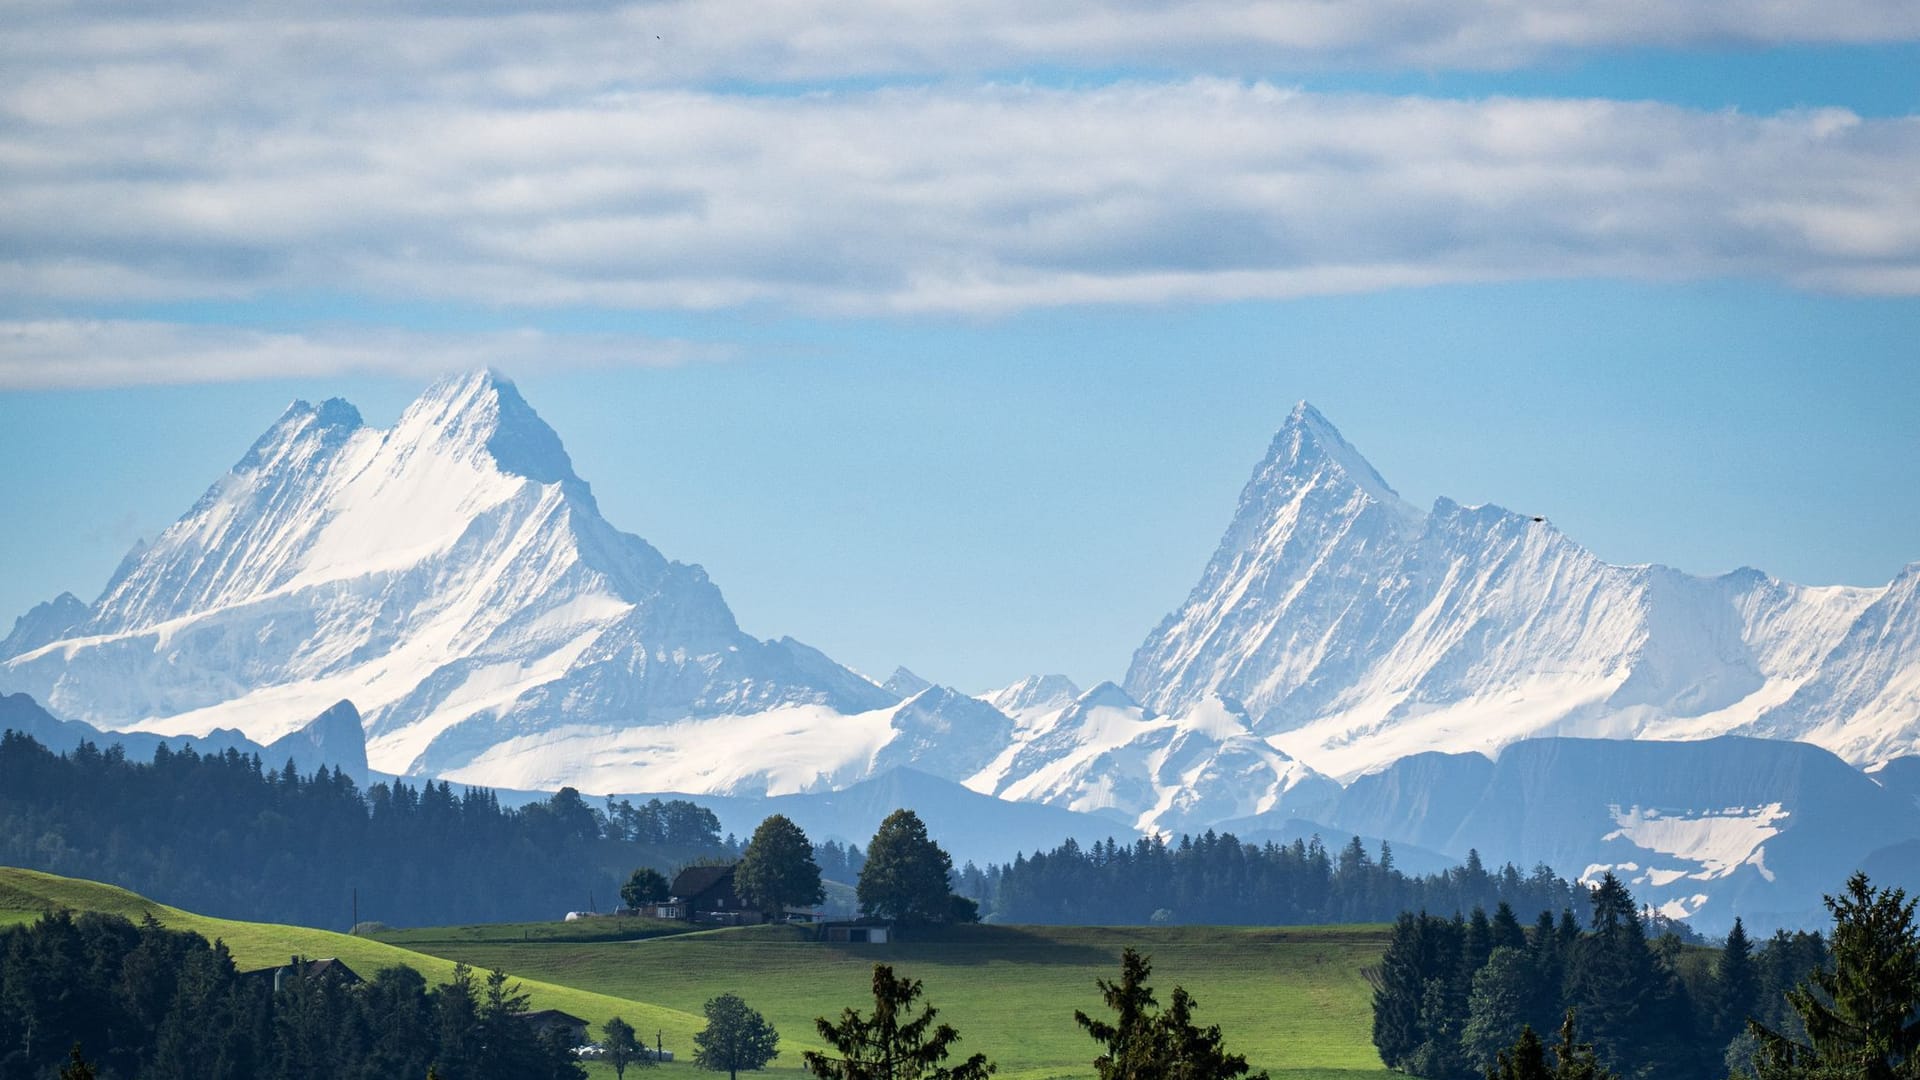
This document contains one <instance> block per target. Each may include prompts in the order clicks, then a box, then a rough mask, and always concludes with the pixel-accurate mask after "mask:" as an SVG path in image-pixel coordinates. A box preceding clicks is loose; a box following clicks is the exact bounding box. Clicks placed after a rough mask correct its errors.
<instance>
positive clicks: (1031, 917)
mask: <svg viewBox="0 0 1920 1080" xmlns="http://www.w3.org/2000/svg"><path fill="white" fill-rule="evenodd" d="M959 885H960V891H961V892H962V893H964V894H965V895H967V896H969V897H972V898H973V899H975V900H977V901H978V902H979V904H980V906H981V909H982V910H983V911H985V912H986V913H988V914H990V915H992V916H993V917H994V919H995V920H996V921H1001V922H1014V923H1061V924H1068V925H1095V926H1120V925H1142V924H1147V923H1183V924H1255V925H1305V924H1313V923H1350V922H1387V921H1389V920H1391V919H1393V917H1394V916H1395V915H1396V914H1397V913H1399V912H1401V911H1410V910H1412V911H1417V910H1428V911H1467V910H1470V909H1472V908H1474V907H1485V908H1488V909H1491V908H1493V907H1494V906H1495V905H1496V904H1499V903H1501V902H1503V901H1504V902H1506V903H1507V904H1509V905H1511V906H1512V907H1513V908H1514V909H1515V910H1518V911H1536V910H1542V909H1544V910H1549V911H1558V910H1560V909H1561V908H1564V907H1568V906H1571V905H1573V904H1574V903H1575V902H1576V901H1577V900H1578V899H1579V898H1580V896H1581V895H1582V893H1583V890H1580V889H1579V888H1578V887H1576V886H1574V885H1573V884H1572V883H1570V882H1568V881H1567V880H1565V879H1564V878H1561V877H1559V876H1558V875H1556V874H1554V873H1553V871H1552V870H1550V869H1548V868H1547V867H1544V866H1540V867H1535V868H1534V870H1533V871H1532V872H1531V873H1527V874H1523V873H1521V872H1520V871H1519V870H1518V869H1516V868H1514V867H1513V866H1512V865H1507V866H1504V867H1502V868H1501V869H1499V870H1498V871H1488V870H1487V869H1486V867H1485V866H1484V865H1482V863H1481V861H1480V857H1479V855H1478V854H1477V853H1469V855H1468V859H1467V862H1466V864H1465V865H1463V866H1460V867H1457V868H1455V869H1452V870H1449V871H1447V872H1445V873H1441V874H1433V875H1428V876H1425V877H1415V876H1409V875H1407V874H1404V873H1402V872H1401V871H1400V870H1399V868H1398V867H1396V866H1394V863H1393V849H1392V847H1391V846H1390V845H1388V844H1385V843H1382V844H1381V845H1380V854H1379V857H1378V858H1375V857H1374V856H1373V855H1372V854H1371V853H1369V852H1368V851H1367V848H1366V846H1365V845H1364V844H1363V843H1362V842H1361V841H1360V838H1359V837H1354V838H1353V839H1352V840H1351V841H1349V842H1348V843H1347V844H1346V845H1345V846H1343V847H1342V848H1341V849H1340V850H1339V851H1338V852H1337V853H1336V852H1330V851H1328V850H1327V849H1326V847H1325V846H1324V845H1322V844H1321V843H1320V840H1319V838H1318V837H1315V838H1313V839H1311V840H1295V841H1294V842H1293V843H1291V844H1276V843H1267V844H1263V845H1259V846H1256V845H1253V844H1246V843H1242V842H1240V840H1238V839H1237V838H1235V837H1234V836H1233V835H1232V834H1231V833H1227V834H1216V833H1214V832H1213V831H1212V830H1208V831H1207V832H1206V833H1204V834H1202V835H1200V836H1182V837H1181V838H1180V839H1179V840H1178V841H1175V842H1173V843H1168V842H1166V841H1164V840H1162V839H1161V838H1159V837H1157V836H1156V837H1149V838H1147V839H1143V840H1137V841H1135V842H1133V843H1131V844H1119V843H1116V842H1115V841H1113V840H1112V839H1108V840H1106V841H1105V842H1102V843H1096V844H1094V845H1092V846H1091V847H1085V848H1083V847H1081V846H1080V845H1079V844H1078V843H1076V842H1074V841H1072V840H1068V841H1067V842H1066V843H1064V844H1061V845H1060V846H1059V847H1057V848H1055V849H1053V850H1052V851H1048V852H1036V853H1035V854H1033V855H1031V856H1024V855H1022V856H1016V857H1015V859H1014V860H1013V862H1012V863H1011V864H1008V865H1004V866H989V867H987V869H985V870H979V869H977V868H975V867H973V866H972V864H969V865H968V866H967V867H966V868H965V869H963V870H962V871H961V873H960V877H959Z"/></svg>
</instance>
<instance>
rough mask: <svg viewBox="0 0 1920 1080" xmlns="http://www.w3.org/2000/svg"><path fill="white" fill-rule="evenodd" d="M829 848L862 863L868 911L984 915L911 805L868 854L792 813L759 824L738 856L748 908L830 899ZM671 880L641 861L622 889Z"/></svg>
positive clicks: (879, 833) (770, 911) (885, 826)
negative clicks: (819, 839) (826, 836)
mask: <svg viewBox="0 0 1920 1080" xmlns="http://www.w3.org/2000/svg"><path fill="white" fill-rule="evenodd" d="M823 852H824V853H827V854H829V855H830V856H832V855H838V863H839V865H840V866H842V867H843V868H844V867H846V866H848V865H853V866H857V867H858V868H859V872H858V875H857V877H858V883H857V885H856V886H855V893H856V895H857V896H858V898H859V902H860V912H861V914H862V915H865V916H867V917H869V918H874V919H886V920H888V921H891V922H899V923H906V924H908V925H928V924H935V923H951V922H975V921H977V920H978V919H979V906H978V905H977V904H975V903H974V902H973V901H972V900H970V899H968V898H966V897H964V896H960V895H957V894H956V893H954V891H953V885H952V882H953V878H954V873H953V858H952V857H951V856H949V855H948V854H947V852H946V850H945V849H944V848H942V847H941V846H940V845H939V844H937V843H935V842H934V841H933V838H932V837H930V836H929V835H928V834H927V826H926V823H925V822H923V821H921V820H920V817H919V815H918V814H915V813H914V812H913V811H911V810H896V811H894V812H893V813H891V814H889V815H887V818H886V820H885V821H882V822H881V823H880V828H879V829H878V830H876V831H875V832H874V834H873V840H872V842H871V843H869V844H868V846H867V850H866V852H865V853H864V854H862V853H861V852H860V849H859V848H858V847H855V846H851V845H849V846H848V847H844V848H843V847H840V846H839V845H838V844H835V843H831V842H829V843H828V844H827V845H815V844H814V843H813V842H812V841H811V840H809V839H808V838H807V834H806V832H805V830H803V829H801V828H800V826H799V825H797V824H795V823H794V822H793V820H792V819H790V818H788V817H787V816H786V815H784V814H774V815H772V816H770V817H768V818H767V819H766V820H764V821H762V822H761V823H760V825H759V827H758V828H756V829H754V831H753V836H752V837H751V838H750V839H749V840H748V841H747V843H746V847H745V848H744V849H742V851H741V853H740V858H739V861H738V862H736V863H735V864H734V868H733V888H734V891H735V892H737V893H738V894H739V895H740V899H741V901H742V902H744V903H745V904H746V905H747V906H748V908H750V909H752V910H755V911H758V912H760V913H761V914H763V915H764V916H766V917H767V918H768V919H770V920H772V919H779V918H780V917H781V916H782V915H784V914H785V913H786V912H787V911H788V910H790V909H794V908H809V907H812V906H813V905H815V904H818V903H820V902H821V901H823V900H825V899H826V882H825V878H824V876H823V874H822V871H821V868H820V856H821V854H822V853H823ZM669 887H670V886H669V884H668V882H667V881H666V879H665V878H664V877H662V876H661V875H660V874H659V873H658V872H657V871H654V870H652V869H651V868H648V867H640V868H638V869H636V870H634V871H633V873H632V875H631V876H630V877H629V878H628V880H627V883H626V884H625V885H624V886H622V887H621V890H620V895H621V897H622V898H623V899H625V900H626V901H627V903H628V904H629V905H633V906H638V905H640V904H645V903H651V902H654V901H658V900H665V899H667V890H668V888H669Z"/></svg>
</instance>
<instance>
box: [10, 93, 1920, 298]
mask: <svg viewBox="0 0 1920 1080" xmlns="http://www.w3.org/2000/svg"><path fill="white" fill-rule="evenodd" d="M1916 175H1920V120H1917V119H1913V118H1905V119H1887V120H1863V119H1860V118H1858V117H1856V116H1853V115H1852V114H1850V113H1847V112H1845V111H1838V110H1826V111H1813V112H1796V113H1788V114H1782V115H1778V116H1767V117H1755V116H1748V115H1742V114H1738V113H1731V112H1701V111H1696V110H1688V109H1683V108H1678V107H1672V106H1665V105H1659V104H1652V103H1623V102H1612V101H1560V100H1511V99H1491V100H1485V101H1445V100H1429V99H1419V98H1389V97H1367V96H1341V95H1321V94H1309V93H1301V92H1295V91H1290V90H1287V89H1284V88H1279V87H1275V86H1272V85H1268V84H1263V83H1244V82H1238V81H1226V80H1209V79H1199V80H1188V81H1182V82H1177V83H1148V82H1143V83H1130V84H1120V85H1107V86H1101V87H1095V88H1088V89H1042V88H1034V87H1028V86H990V87H978V88H975V87H929V88H914V89H884V90H877V91H865V92H839V93H828V92H819V93H811V94H805V95H799V96H758V95H732V94H720V93H700V92H692V91H675V90H636V91H631V92H627V93H623V94H618V95H603V96H600V97H597V98H594V99H593V100H591V101H580V102H571V103H565V104H537V105H517V106H507V105H499V104H490V105H469V104H462V103H455V102H436V103H413V104H402V105H394V106H386V105H371V104H370V105H366V106H362V107H353V108H341V109H336V110H332V111H328V112H324V113H318V112H292V113H284V114H282V113H273V112H270V111H269V112H265V113H262V114H259V115H252V114H237V113H231V112H218V111H216V112H207V113H201V112H197V111H195V110H191V109H182V110H177V111H169V112H166V113H164V115H163V116H161V117H160V118H157V119H156V118H155V117H152V116H141V117H138V118H134V119H127V120H123V121H114V122H108V121H101V120H99V119H97V118H94V119H89V120H88V121H87V122H85V123H84V124H78V125H75V126H44V125H28V124H24V123H20V124H15V125H13V126H12V128H11V129H10V130H9V131H8V132H7V135H6V137H5V138H4V140H0V292H4V293H5V294H8V295H12V296H15V297H18V298H25V299H27V300H29V301H37V302H41V303H43V304H55V305H58V304H60V303H63V302H71V301H98V300H125V299H127V298H143V297H144V298H179V297H206V296H222V297H247V296H251V295H259V294H262V293H264V292H267V291H271V290H275V289H310V288H325V289H329V290H334V291H341V292H349V293H359V294H367V295H379V296H383V297H402V298H407V299H415V300H435V299H455V300H462V301H470V302H481V303H487V304H497V305H507V306H515V305H536V306H537V305H561V304H568V305H604V306H612V307H624V308H660V309H668V308H680V309H715V308H729V307H735V306H739V305H754V304H762V305H772V306H776V307H781V308H784V309H788V310H796V311H803V312H835V313H870V312H925V311H951V312H963V313H973V312H995V311H1005V310H1011V309H1018V308H1024V307H1033V306H1047V305H1061V304H1078V303H1114V302H1123V303H1142V302H1145V303H1151V302H1158V301H1169V300H1203V301H1204V300H1224V299H1242V298H1284V297H1291V296H1300V295H1309V294H1316V293H1330V292H1351V291H1364V290H1370V289H1380V288H1390V287H1399V286H1406V285H1421V284H1430V283H1440V282H1471V281H1503V280H1524V279H1535V278H1543V277H1573V276H1608V277H1626V278H1652V279H1687V278H1705V277H1719V276H1729V275H1731V276H1743V277H1750V278H1758V279H1767V280H1775V281H1782V282H1787V283H1790V284H1793V285H1797V286H1802V287H1809V288H1819V289H1836V290H1842V291H1855V292H1865V293H1882V294H1883V293H1896V294H1910V293H1912V292H1914V291H1915V282H1916V280H1917V279H1920V188H1916V186H1915V185H1914V184H1913V182H1912V177H1914V176H1916Z"/></svg>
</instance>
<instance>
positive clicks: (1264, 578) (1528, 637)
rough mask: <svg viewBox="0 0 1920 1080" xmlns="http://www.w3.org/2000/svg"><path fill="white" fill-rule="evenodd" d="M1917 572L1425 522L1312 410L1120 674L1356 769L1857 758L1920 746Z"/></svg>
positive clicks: (1530, 523)
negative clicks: (1210, 702) (1787, 571)
mask: <svg viewBox="0 0 1920 1080" xmlns="http://www.w3.org/2000/svg"><path fill="white" fill-rule="evenodd" d="M1917 581H1920V568H1909V569H1908V571H1907V572H1906V573H1905V574H1903V575H1902V576H1901V577H1900V578H1899V579H1898V580H1897V581H1896V582H1895V583H1894V584H1893V585H1892V586H1891V587H1889V588H1879V589H1860V588H1840V587H1831V588H1812V587H1806V586H1800V585H1793V584H1789V583H1786V582H1782V581H1778V580H1776V579H1773V578H1770V577H1768V576H1766V575H1765V574H1762V573H1760V572H1759V571H1756V570H1736V571H1734V572H1732V573H1729V574H1726V575H1723V576H1720V577H1716V578H1700V577H1694V576H1691V575H1688V574H1684V573H1681V572H1679V571H1676V570H1672V569H1670V568H1667V567H1663V566H1613V565H1610V564H1608V563H1605V562H1603V561H1601V560H1600V559H1598V558H1596V557H1595V556H1594V555H1593V554H1592V553H1590V552H1588V551H1587V550H1586V549H1584V548H1582V547H1581V546H1580V545H1579V544H1577V543H1575V542H1574V541H1573V540H1571V539H1569V538H1568V537H1567V536H1565V535H1564V534H1562V533H1561V532H1560V531H1559V530H1558V529H1556V528H1554V527H1553V525H1552V524H1551V523H1550V522H1547V521H1543V520H1537V519H1535V518H1534V517H1532V516H1529V515H1523V514H1516V513H1512V512H1510V511H1507V510H1503V509H1501V508H1499V507H1497V506H1478V507H1467V506H1461V505H1459V504H1457V503H1455V502H1453V501H1451V500H1448V499H1440V500H1439V501H1437V502H1436V503H1435V505H1434V507H1433V509H1432V510H1431V511H1429V512H1427V513H1421V512H1419V511H1418V510H1416V509H1414V508H1413V507H1411V506H1409V505H1408V504H1407V503H1405V502H1403V501H1402V500H1401V499H1400V497H1399V496H1398V495H1396V494H1395V493H1394V492H1393V489H1392V488H1390V487H1388V486H1387V484H1386V482H1385V481H1384V480H1383V479H1381V477H1380V475H1379V474H1378V473H1377V472H1375V471H1374V469H1373V467H1372V466H1370V465H1368V464H1367V462H1366V460H1365V459H1364V458H1362V457H1361V456H1360V454H1359V453H1358V451H1356V450H1355V449H1354V448H1353V447H1352V446H1350V445H1348V443H1347V442H1346V440H1344V439H1343V438H1341V436H1340V434H1339V432H1337V431H1336V430H1334V428H1333V426H1332V425H1331V424H1330V423H1328V422H1327V420H1326V419H1325V418H1324V417H1322V416H1321V415H1320V414H1319V413H1318V412H1316V411H1315V410H1314V409H1313V408H1312V407H1311V406H1309V405H1307V404H1305V403H1302V404H1301V405H1300V406H1299V407H1298V408H1296V409H1295V410H1294V412H1293V414H1292V415H1291V416H1290V417H1289V418H1288V420H1287V422H1286V425H1285V426H1284V427H1283V428H1282V429H1281V431H1280V433H1279V435H1278V436H1276V437H1275V439H1274V441H1273V444H1272V447H1271V448H1270V450H1269V451H1268V454H1267V457H1266V459H1265V460H1264V461H1262V462H1261V464H1260V466H1259V467H1258V469H1257V470H1256V471H1255V473H1254V476H1253V478H1252V480H1251V481H1249V482H1248V484H1247V486H1246V488H1245V490H1244V491H1243V492H1242V494H1241V496H1240V505H1239V509H1238V512H1237V513H1236V514H1235V516H1234V519H1233V522H1232V524H1231V525H1230V526H1229V527H1228V529H1227V533H1226V535H1225V537H1224V538H1223V539H1222V540H1221V543H1220V547H1219V549H1218V550H1217V551H1216V552H1215V554H1214V556H1213V559H1212V561H1211V562H1210V563H1209V564H1208V565H1207V568H1206V571H1205V572H1204V574H1203V575H1202V576H1201V579H1200V583H1199V584H1198V585H1197V586H1196V587H1195V588H1194V590H1193V592H1192V594H1191V595H1190V596H1189V597H1188V598H1187V601H1186V603H1185V604H1184V605H1183V606H1182V607H1181V608H1180V609H1179V610H1178V611H1176V612H1174V613H1173V614H1172V615H1170V616H1169V617H1168V618H1167V619H1166V620H1165V621H1164V622H1163V623H1161V625H1160V626H1159V627H1158V628H1156V629H1155V630H1154V631H1153V633H1152V634H1150V635H1149V636H1148V637H1147V640H1146V642H1145V643H1144V644H1143V645H1142V646H1141V647H1140V649H1139V651H1138V652H1137V653H1135V655H1134V658H1133V664H1132V667H1131V669H1130V670H1129V672H1128V674H1127V678H1126V683H1125V685H1126V688H1127V690H1128V691H1129V692H1130V693H1131V694H1132V695H1133V696H1134V697H1136V698H1137V699H1139V701H1140V702H1141V703H1142V704H1144V705H1146V706H1148V707H1150V708H1153V709H1156V710H1159V711H1161V712H1165V713H1173V714H1178V713H1180V712H1183V711H1185V710H1187V709H1190V708H1193V707H1194V706H1195V705H1197V704H1198V703H1200V702H1202V701H1204V700H1206V699H1207V697H1208V695H1215V694H1217V695H1221V696H1223V697H1226V698H1229V699H1233V700H1237V701H1239V702H1241V703H1243V704H1244V706H1245V708H1246V710H1247V712H1248V713H1249V715H1250V716H1251V717H1252V718H1253V726H1254V729H1255V730H1256V731H1258V732H1259V733H1260V734H1262V735H1264V736H1267V737H1268V738H1269V739H1270V741H1271V742H1272V743H1273V745H1275V746H1277V747H1280V748H1282V749H1284V750H1286V751H1287V752H1288V753H1290V754H1292V755H1293V756H1294V757H1296V758H1298V759H1299V760H1301V761H1304V762H1307V763H1309V764H1311V765H1313V766H1314V767H1316V768H1318V769H1321V770H1323V771H1325V772H1327V773H1329V774H1332V775H1334V776H1337V777H1342V778H1350V777H1353V776H1355V775H1359V774H1361V773H1364V772H1367V771H1370V770H1373V769H1377V768H1380V767H1381V766H1384V765H1386V764H1388V763H1389V762H1392V761H1394V760H1397V759H1399V758H1401V757H1404V756H1406V755H1409V754H1413V753H1417V752H1420V751H1424V750H1432V749H1444V750H1448V751H1453V752H1459V751H1486V752H1490V751H1494V750H1497V749H1498V748H1499V747H1501V746H1504V745H1506V744H1508V743H1511V742H1513V741H1515V740H1518V739H1522V738H1527V737H1531V736H1539V735H1588V736H1601V737H1615V738H1623V737H1647V738H1661V739H1684V738H1707V737H1711V736H1715V735H1721V734H1726V733H1730V732H1744V733H1751V734H1766V735H1770V736H1774V737H1779V738H1791V739H1805V740H1807V741H1811V742H1814V743H1817V744H1819V745H1822V746H1825V747H1828V748H1830V749H1832V750H1834V751H1835V752H1837V753H1839V754H1841V755H1842V756H1844V757H1846V758H1847V759H1849V760H1851V761H1854V762H1856V763H1863V762H1867V761H1872V760H1877V759H1881V758H1885V757H1890V756H1893V755H1897V754H1905V753H1912V752H1914V751H1915V750H1916V749H1920V604H1916V603H1915V601H1914V594H1915V591H1916V582H1917Z"/></svg>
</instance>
